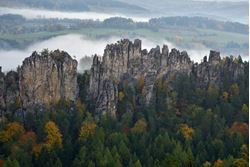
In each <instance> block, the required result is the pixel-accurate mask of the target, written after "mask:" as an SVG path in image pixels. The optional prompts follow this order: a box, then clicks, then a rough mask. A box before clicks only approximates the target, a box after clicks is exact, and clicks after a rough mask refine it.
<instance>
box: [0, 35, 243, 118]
mask: <svg viewBox="0 0 250 167" xmlns="http://www.w3.org/2000/svg"><path fill="white" fill-rule="evenodd" d="M244 70H245V67H244V63H243V62H242V60H241V58H240V57H239V58H233V57H226V58H223V59H222V58H221V57H220V53H219V52H216V51H210V55H209V58H207V57H206V56H205V57H204V59H203V61H202V62H201V63H199V64H198V63H194V62H192V61H191V60H190V57H189V56H188V54H187V52H186V51H182V52H180V51H178V50H177V49H171V51H169V48H168V46H167V45H163V47H162V49H160V47H159V46H157V47H155V48H152V49H151V50H150V51H149V52H148V51H147V50H146V49H144V50H142V48H141V41H140V40H138V39H136V40H135V41H134V42H131V41H129V40H128V39H124V40H121V41H118V42H117V43H115V44H110V45H107V46H106V48H105V50H104V55H103V56H102V57H98V56H97V55H95V56H94V57H93V64H92V67H91V69H90V71H89V75H90V77H89V83H88V84H89V85H88V88H86V89H87V90H88V93H87V97H88V99H87V100H90V103H91V107H92V103H94V104H93V110H91V111H93V112H94V113H95V114H98V115H100V114H103V113H107V114H109V115H111V116H113V117H116V115H117V107H118V106H117V105H118V101H119V96H120V93H121V92H120V90H122V88H124V87H126V86H127V85H129V86H130V87H133V88H135V87H136V86H137V85H141V86H139V87H140V88H139V90H140V96H141V95H142V96H144V98H143V102H142V100H141V99H140V98H137V97H136V98H135V101H136V102H135V104H134V105H135V106H139V104H144V103H145V104H146V105H150V104H151V103H152V101H154V97H155V93H156V92H155V88H156V87H155V86H156V82H157V81H158V79H164V81H167V82H169V85H170V89H171V81H173V80H174V79H175V78H176V77H178V76H179V75H183V74H184V75H188V76H194V77H195V80H196V84H197V87H201V88H206V87H208V86H209V85H211V84H212V85H215V86H217V87H221V86H222V84H223V83H224V82H226V83H227V82H229V83H231V82H234V81H236V80H237V79H238V78H239V76H241V75H242V74H244ZM141 83H142V84H141ZM77 95H78V84H77V61H76V60H74V59H72V58H71V57H70V56H69V55H68V54H67V53H66V52H63V51H59V50H56V51H54V52H48V51H43V52H42V53H41V54H38V53H37V52H34V53H33V54H32V55H31V56H30V57H28V58H26V59H25V60H24V61H23V64H22V66H21V67H19V68H18V71H17V72H15V71H11V72H8V73H7V74H6V75H5V74H4V73H2V72H1V69H0V114H1V115H2V114H3V112H4V111H8V110H12V111H13V110H15V109H16V108H17V107H18V106H20V107H22V108H24V109H29V108H32V107H34V106H40V105H42V106H44V105H50V104H55V103H57V102H58V101H59V100H66V101H76V98H77ZM135 96H136V95H135ZM137 104H138V105H137ZM127 111H130V109H129V108H127Z"/></svg>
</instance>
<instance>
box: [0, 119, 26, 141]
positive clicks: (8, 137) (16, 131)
mask: <svg viewBox="0 0 250 167" xmlns="http://www.w3.org/2000/svg"><path fill="white" fill-rule="evenodd" d="M24 132H25V130H24V127H23V126H22V125H21V124H20V123H18V122H12V123H9V124H8V125H7V127H6V129H5V130H3V131H1V132H0V142H10V141H12V140H13V139H14V138H18V137H19V136H21V135H23V134H24Z"/></svg>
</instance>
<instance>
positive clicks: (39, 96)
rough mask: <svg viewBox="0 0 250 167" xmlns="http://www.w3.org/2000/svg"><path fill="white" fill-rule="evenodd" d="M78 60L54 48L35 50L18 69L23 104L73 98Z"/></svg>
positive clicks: (76, 89) (71, 99) (47, 102)
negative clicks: (38, 51) (52, 50)
mask: <svg viewBox="0 0 250 167" xmlns="http://www.w3.org/2000/svg"><path fill="white" fill-rule="evenodd" d="M76 71H77V61H76V60H73V59H72V58H71V57H70V56H69V55H68V54H67V53H66V52H61V51H59V50H56V51H54V52H51V53H45V54H43V55H39V54H38V53H37V52H34V53H33V54H32V55H31V56H30V57H28V58H26V59H25V60H24V61H23V64H22V66H21V67H20V68H19V70H18V74H19V88H20V97H21V99H22V103H23V107H24V108H27V107H29V106H32V105H36V104H41V105H44V104H45V105H47V104H54V103H56V102H58V101H59V100H61V99H62V100H66V101H75V100H76V97H77V93H78V86H77V72H76Z"/></svg>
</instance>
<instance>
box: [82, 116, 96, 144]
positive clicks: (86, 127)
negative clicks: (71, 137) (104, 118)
mask: <svg viewBox="0 0 250 167" xmlns="http://www.w3.org/2000/svg"><path fill="white" fill-rule="evenodd" d="M95 129H96V124H95V122H93V121H90V120H88V121H84V122H83V124H82V127H81V129H80V133H79V139H80V140H81V141H84V140H85V139H87V138H88V137H89V136H91V135H93V134H94V132H95Z"/></svg>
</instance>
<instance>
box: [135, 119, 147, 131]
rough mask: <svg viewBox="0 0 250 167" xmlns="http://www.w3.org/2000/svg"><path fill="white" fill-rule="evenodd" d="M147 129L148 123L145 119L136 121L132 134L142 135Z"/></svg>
mask: <svg viewBox="0 0 250 167" xmlns="http://www.w3.org/2000/svg"><path fill="white" fill-rule="evenodd" d="M146 129H147V122H146V121H145V119H139V120H138V121H136V123H135V125H134V127H133V128H132V129H131V132H132V133H142V132H144V131H146Z"/></svg>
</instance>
